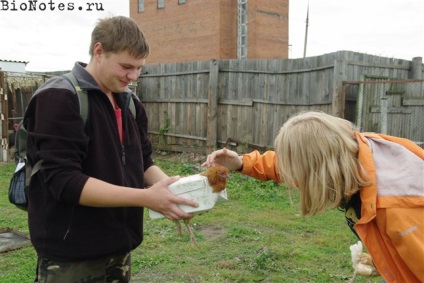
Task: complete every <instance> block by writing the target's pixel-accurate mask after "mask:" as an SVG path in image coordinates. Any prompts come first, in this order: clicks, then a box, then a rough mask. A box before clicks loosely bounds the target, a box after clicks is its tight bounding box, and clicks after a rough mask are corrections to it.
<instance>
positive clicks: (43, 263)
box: [34, 253, 131, 283]
mask: <svg viewBox="0 0 424 283" xmlns="http://www.w3.org/2000/svg"><path fill="white" fill-rule="evenodd" d="M130 279H131V253H127V254H125V255H121V256H110V257H105V258H101V259H95V260H85V261H76V262H63V261H55V260H49V259H44V258H38V263H37V278H36V279H35V281H34V282H39V283H56V282H57V283H63V282H69V283H100V282H101V283H121V282H130Z"/></svg>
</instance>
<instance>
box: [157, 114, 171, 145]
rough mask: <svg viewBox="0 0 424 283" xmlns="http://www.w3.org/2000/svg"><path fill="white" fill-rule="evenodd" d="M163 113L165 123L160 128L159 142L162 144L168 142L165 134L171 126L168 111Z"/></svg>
mask: <svg viewBox="0 0 424 283" xmlns="http://www.w3.org/2000/svg"><path fill="white" fill-rule="evenodd" d="M163 114H164V117H165V124H164V125H162V126H161V127H160V128H159V144H160V145H166V144H167V143H166V138H165V134H166V133H167V132H168V131H169V128H170V127H171V119H169V115H168V112H166V111H165V112H164V113H163Z"/></svg>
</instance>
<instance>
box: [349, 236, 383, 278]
mask: <svg viewBox="0 0 424 283" xmlns="http://www.w3.org/2000/svg"><path fill="white" fill-rule="evenodd" d="M350 252H351V255H352V267H353V269H355V271H354V273H353V277H352V278H351V279H350V280H349V283H353V281H355V277H356V275H357V274H359V275H362V276H365V277H367V278H368V280H369V277H374V276H377V275H378V271H377V269H376V268H375V266H374V263H373V262H372V258H371V256H370V255H369V254H367V253H364V252H363V246H362V242H361V241H358V242H357V243H356V244H354V245H351V246H350Z"/></svg>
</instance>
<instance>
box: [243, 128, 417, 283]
mask: <svg viewBox="0 0 424 283" xmlns="http://www.w3.org/2000/svg"><path fill="white" fill-rule="evenodd" d="M356 139H357V141H358V144H359V154H358V159H359V162H360V163H361V164H362V166H363V167H364V169H365V171H366V173H367V177H368V180H369V181H370V182H371V183H372V184H371V185H370V186H368V187H364V188H361V191H360V196H361V202H362V206H361V218H360V219H359V221H358V222H357V223H356V225H355V230H356V232H357V233H358V235H359V237H360V238H361V240H362V242H363V243H364V245H365V247H366V248H367V250H368V252H369V253H370V254H371V256H372V258H373V260H374V263H375V265H376V267H377V269H378V271H379V273H380V274H381V276H382V277H383V278H384V279H385V280H386V282H388V283H392V282H408V283H414V282H424V162H423V159H424V150H423V149H422V148H420V147H419V146H417V145H416V144H415V143H413V142H411V141H410V140H407V139H402V138H397V137H393V136H388V135H382V134H379V135H378V134H371V133H363V134H360V133H356ZM388 160H390V162H388ZM393 164H394V166H393ZM387 165H389V166H387ZM376 169H379V173H378V174H376ZM241 173H243V174H246V175H248V176H251V177H254V178H256V179H259V180H262V181H266V180H274V181H277V182H281V181H280V180H279V175H278V169H277V165H276V159H275V152H274V151H267V152H265V153H264V154H262V155H261V154H260V153H259V152H258V151H253V152H251V153H249V154H244V155H243V170H242V172H241ZM399 184H401V186H399ZM377 185H378V188H377Z"/></svg>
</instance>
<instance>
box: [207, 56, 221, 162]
mask: <svg viewBox="0 0 424 283" xmlns="http://www.w3.org/2000/svg"><path fill="white" fill-rule="evenodd" d="M218 74H219V64H218V61H217V60H211V61H210V72H209V87H208V127H207V133H206V154H209V153H211V152H212V151H214V150H215V149H216V145H217V137H218V133H217V131H218V118H217V115H218Z"/></svg>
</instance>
